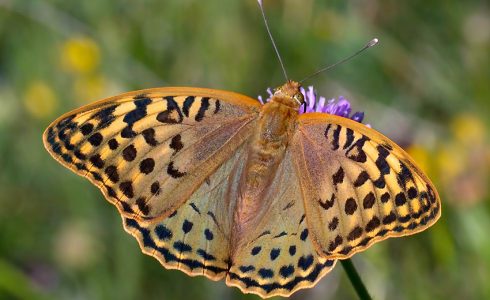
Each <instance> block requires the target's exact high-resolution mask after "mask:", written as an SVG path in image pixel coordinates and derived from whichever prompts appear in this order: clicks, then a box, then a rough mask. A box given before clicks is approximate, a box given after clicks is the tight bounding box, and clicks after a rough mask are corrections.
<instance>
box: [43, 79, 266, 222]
mask: <svg viewBox="0 0 490 300" xmlns="http://www.w3.org/2000/svg"><path fill="white" fill-rule="evenodd" d="M259 108H260V104H258V102H257V101H255V100H253V99H250V98H248V97H245V96H241V95H238V94H235V93H230V92H224V91H216V90H205V89H193V88H162V89H151V90H144V91H138V92H131V93H128V94H123V95H120V96H116V97H113V98H109V99H106V100H103V101H99V102H96V103H94V104H92V105H89V106H86V107H82V108H81V109H78V110H76V111H73V112H70V113H68V114H66V115H64V116H62V117H60V118H59V119H58V120H56V121H55V122H53V123H52V124H51V125H50V126H49V127H48V128H47V129H46V131H45V134H44V136H43V138H44V143H45V146H46V148H47V149H48V151H49V152H50V154H51V155H52V156H53V157H54V158H56V159H57V160H58V161H60V162H61V163H62V164H63V165H65V166H66V167H68V168H70V169H71V170H72V171H74V172H75V173H77V174H79V175H82V176H85V177H87V178H88V179H89V180H90V181H91V182H92V183H94V184H95V185H96V186H97V187H99V188H100V189H101V191H102V192H103V193H104V195H105V197H106V199H107V200H108V201H109V202H111V203H113V204H115V205H116V206H117V208H118V209H119V211H120V213H121V214H122V215H124V216H126V217H128V218H133V219H136V220H150V219H152V220H159V219H163V218H165V217H167V216H168V215H170V214H171V213H173V212H174V211H175V210H176V209H177V208H178V207H180V205H182V204H183V203H184V202H185V201H186V200H187V199H189V197H190V196H191V195H192V194H193V193H194V192H195V191H196V189H197V188H198V187H199V186H200V185H201V184H202V183H203V182H204V181H205V179H206V178H207V177H209V176H210V175H211V174H212V173H213V172H215V170H216V169H217V168H218V167H219V166H220V165H221V164H222V163H223V162H224V161H225V160H227V159H229V157H231V156H232V155H233V153H234V151H235V150H236V149H237V148H238V147H239V146H240V145H241V144H242V143H243V142H244V141H245V140H246V139H247V138H248V136H249V135H250V134H251V132H252V128H253V127H254V125H255V121H256V117H257V115H258V111H259Z"/></svg>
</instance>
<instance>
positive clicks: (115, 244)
mask: <svg viewBox="0 0 490 300" xmlns="http://www.w3.org/2000/svg"><path fill="white" fill-rule="evenodd" d="M265 8H266V12H267V14H268V16H269V18H270V24H271V28H272V31H273V33H274V35H275V38H276V41H277V43H278V46H279V49H280V50H281V52H282V55H283V58H284V60H285V64H286V67H287V69H288V71H289V74H290V76H291V77H292V78H293V79H296V80H299V79H301V78H303V77H304V76H306V75H307V74H309V73H310V72H312V71H314V70H315V69H318V68H319V67H321V66H323V65H325V64H330V63H333V62H336V61H337V60H339V59H340V58H342V57H345V56H346V55H349V54H351V53H353V52H354V51H355V50H357V49H358V48H360V47H361V46H363V45H364V44H365V43H366V42H367V41H368V40H370V39H371V38H372V37H378V38H379V39H380V45H379V46H377V47H375V48H373V49H370V50H369V51H367V52H366V53H364V54H363V55H361V56H360V57H357V58H356V59H355V60H353V61H351V62H349V63H347V64H344V65H342V66H339V67H337V68H336V69H335V70H333V71H330V72H329V73H326V74H323V75H321V76H318V77H316V78H314V79H312V80H310V81H309V82H308V83H307V84H313V85H315V87H316V89H317V90H318V91H319V94H320V95H323V96H326V97H327V98H334V97H338V96H340V95H343V96H346V97H347V98H348V99H350V100H351V101H352V102H353V106H354V110H363V111H365V112H366V122H367V123H370V124H371V125H372V127H374V128H375V129H377V130H379V131H381V132H383V133H384V134H386V135H387V136H389V137H390V138H392V139H393V140H394V141H396V142H397V143H399V144H400V145H402V146H403V147H405V148H406V149H407V150H408V152H410V153H411V154H412V155H413V156H414V158H415V160H416V161H418V163H419V164H420V165H421V167H422V168H423V169H424V170H425V171H426V172H427V173H428V174H429V176H430V177H431V178H432V180H433V181H434V183H435V185H436V187H437V188H438V190H439V192H440V194H441V198H442V201H443V215H442V218H441V219H440V220H439V222H438V223H437V224H436V225H435V226H434V227H432V228H430V230H427V231H425V232H423V233H421V234H417V235H415V236H411V237H406V238H401V239H390V240H388V241H385V242H382V243H380V244H377V245H375V246H373V247H371V248H370V249H369V250H367V251H365V252H364V253H362V254H358V255H356V256H355V257H354V258H353V260H354V263H355V264H356V266H357V267H358V269H359V271H360V273H361V276H362V278H363V279H364V280H365V282H366V284H367V287H368V289H369V290H370V292H371V293H372V295H373V296H374V298H376V299H490V284H489V282H490V238H489V236H490V233H489V232H490V202H489V200H490V193H489V187H488V185H489V183H490V180H489V179H490V176H489V170H490V150H489V129H490V123H489V116H490V113H489V107H490V55H489V54H490V7H489V5H488V2H486V1H455V0H452V1H418V0H416V1H396V0H390V1H343V0H342V1H341V0H336V1H320V0H284V1H279V0H265ZM283 81H284V79H283V78H282V74H281V70H280V69H279V65H278V63H277V60H276V58H275V56H274V52H273V50H272V47H271V44H270V42H269V40H268V37H267V35H266V32H265V29H264V25H263V23H262V20H261V17H260V13H259V10H258V7H257V3H256V1H255V0H235V1H220V0H206V1H195V0H194V1H192V0H145V1H129V0H113V1H66V0H35V1H34V0H25V1H22V0H0V299H184V298H186V297H193V298H192V299H252V298H255V299H256V298H257V297H256V296H250V295H243V294H241V293H240V292H239V291H238V290H237V289H236V288H227V287H226V286H225V285H224V283H223V282H212V281H209V280H207V279H205V278H191V277H188V276H187V275H185V274H184V273H182V272H180V271H175V270H165V269H163V268H162V267H161V266H160V264H159V263H158V262H157V261H156V260H155V259H153V258H151V257H148V256H145V255H143V254H141V252H140V250H139V247H138V245H137V243H136V241H135V240H134V239H133V238H132V237H131V236H129V235H128V234H126V233H125V232H124V230H123V229H122V226H121V220H120V217H119V215H118V213H117V211H116V210H115V209H114V208H113V207H112V206H111V205H110V204H108V203H107V202H106V201H105V200H104V199H103V197H102V195H101V193H100V192H99V191H98V190H97V189H96V188H95V187H94V186H92V185H91V184H90V183H89V182H88V181H87V180H85V179H83V178H80V177H78V176H76V175H74V174H73V173H71V172H70V171H68V170H67V169H65V168H63V167H62V166H61V165H59V164H58V163H56V162H55V161H54V160H53V159H52V158H51V157H50V156H49V155H48V153H47V152H46V151H45V150H44V147H43V145H42V141H41V135H42V132H43V130H44V128H45V127H47V125H48V124H49V123H50V121H52V120H54V119H55V118H56V117H57V116H59V115H61V114H62V113H64V112H66V111H68V110H71V109H74V108H76V107H79V106H81V105H84V104H87V103H89V102H92V101H94V100H97V99H100V98H104V97H107V96H111V95H115V94H119V93H122V92H125V91H129V90H135V89H142V88H150V87H158V86H178V85H186V86H199V87H209V88H219V89H226V90H232V91H236V92H241V93H243V94H246V95H250V96H254V97H255V96H257V95H259V94H262V95H265V94H266V93H265V89H266V88H267V87H269V86H277V85H279V84H281V83H282V82H283ZM305 297H307V298H305ZM355 297H356V296H355V294H354V292H353V289H352V287H351V285H350V283H349V281H348V280H347V278H346V276H345V274H344V272H343V270H342V268H341V267H340V265H338V266H337V268H336V269H335V270H334V271H333V272H332V273H331V274H329V275H327V276H326V277H325V278H324V279H322V280H321V282H320V283H319V284H318V285H317V286H316V287H315V288H314V289H309V290H303V291H301V292H299V293H297V294H295V296H294V298H297V299H300V298H301V299H351V298H355Z"/></svg>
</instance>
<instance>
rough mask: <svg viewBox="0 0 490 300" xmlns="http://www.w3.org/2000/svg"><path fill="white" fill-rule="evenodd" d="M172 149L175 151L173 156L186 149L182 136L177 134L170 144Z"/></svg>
mask: <svg viewBox="0 0 490 300" xmlns="http://www.w3.org/2000/svg"><path fill="white" fill-rule="evenodd" d="M170 148H171V149H173V150H174V153H172V155H175V154H176V153H177V152H179V151H180V150H182V148H184V144H183V143H182V136H181V135H180V134H177V135H176V136H174V137H173V138H172V140H171V142H170Z"/></svg>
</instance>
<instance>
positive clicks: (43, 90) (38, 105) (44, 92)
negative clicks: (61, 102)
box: [24, 81, 58, 119]
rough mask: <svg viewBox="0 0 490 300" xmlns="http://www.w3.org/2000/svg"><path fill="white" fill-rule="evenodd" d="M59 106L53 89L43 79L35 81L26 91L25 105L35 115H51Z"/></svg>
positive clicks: (39, 117) (40, 117) (39, 116)
mask: <svg viewBox="0 0 490 300" xmlns="http://www.w3.org/2000/svg"><path fill="white" fill-rule="evenodd" d="M57 106H58V99H57V97H56V95H55V93H54V91H53V89H52V88H51V87H50V86H49V85H48V84H47V83H45V82H43V81H33V82H31V83H30V84H29V85H28V86H27V89H26V91H25V93H24V107H25V108H26V110H27V111H28V112H29V114H31V115H32V116H33V117H35V118H38V119H43V118H46V117H49V116H51V114H52V113H53V111H54V110H55V109H56V107H57Z"/></svg>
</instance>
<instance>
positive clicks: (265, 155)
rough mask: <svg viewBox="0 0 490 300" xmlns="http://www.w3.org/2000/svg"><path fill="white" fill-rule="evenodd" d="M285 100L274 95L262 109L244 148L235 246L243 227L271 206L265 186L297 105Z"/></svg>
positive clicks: (293, 121)
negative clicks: (246, 146) (243, 165)
mask: <svg viewBox="0 0 490 300" xmlns="http://www.w3.org/2000/svg"><path fill="white" fill-rule="evenodd" d="M288 98H290V97H288V96H284V95H275V96H273V97H272V99H271V100H270V101H269V103H267V104H265V105H264V106H263V108H262V111H261V113H260V118H259V122H258V126H257V127H256V129H255V131H254V133H253V136H252V139H251V140H250V143H249V145H248V147H249V151H248V157H247V162H246V167H245V172H243V175H242V177H241V179H240V187H239V191H240V193H239V199H238V202H237V206H236V208H235V215H234V224H235V227H236V231H234V232H235V233H236V234H235V236H234V238H233V240H234V244H235V245H239V244H240V240H241V234H242V233H245V232H247V228H251V227H254V226H256V225H257V224H258V223H259V222H260V220H261V219H262V218H263V217H264V215H266V213H267V211H268V209H269V208H270V204H271V203H267V202H268V199H272V198H273V197H268V193H271V192H272V191H271V190H270V189H268V187H269V186H270V184H271V183H272V181H273V180H274V177H275V176H276V172H277V169H278V167H279V165H280V163H281V161H282V160H283V158H284V154H285V152H286V149H287V147H288V145H289V142H290V139H291V138H292V136H293V134H294V130H295V127H296V119H297V117H298V108H297V107H295V106H297V105H294V102H291V100H292V99H288ZM293 101H294V100H293ZM291 104H292V105H291Z"/></svg>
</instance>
